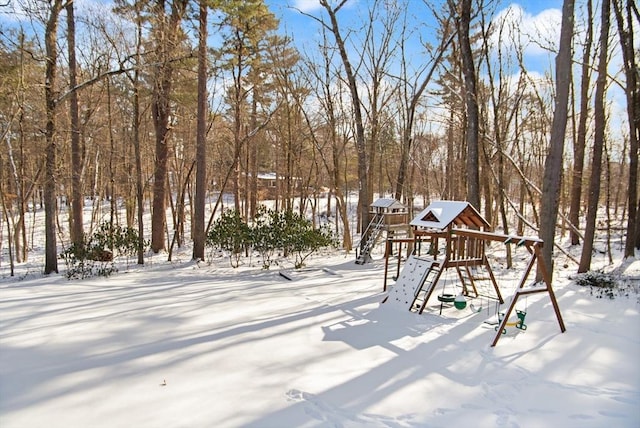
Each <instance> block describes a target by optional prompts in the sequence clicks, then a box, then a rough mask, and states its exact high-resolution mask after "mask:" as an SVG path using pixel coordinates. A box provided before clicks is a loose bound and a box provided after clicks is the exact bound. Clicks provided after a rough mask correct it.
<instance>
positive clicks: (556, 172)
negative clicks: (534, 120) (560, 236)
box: [536, 0, 575, 280]
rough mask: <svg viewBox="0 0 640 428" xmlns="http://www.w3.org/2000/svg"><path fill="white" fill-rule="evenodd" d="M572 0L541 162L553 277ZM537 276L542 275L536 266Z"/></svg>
mask: <svg viewBox="0 0 640 428" xmlns="http://www.w3.org/2000/svg"><path fill="white" fill-rule="evenodd" d="M574 6H575V5H574V0H564V3H563V5H562V24H561V27H560V47H559V50H558V56H557V57H556V99H555V110H554V112H553V124H552V127H551V139H550V145H549V153H548V154H547V158H546V160H545V164H544V177H543V180H542V197H541V207H540V238H542V240H543V241H544V247H543V248H542V258H543V260H544V264H545V265H546V266H547V269H548V270H549V275H550V276H551V277H553V263H552V254H553V243H554V237H555V231H556V220H557V218H558V207H559V198H560V186H561V183H562V155H563V153H564V137H565V132H566V129H567V113H568V110H569V107H568V105H569V87H570V85H571V38H572V37H573V24H574V16H573V11H574ZM536 278H537V279H538V280H539V279H541V278H542V273H541V272H540V270H539V269H538V272H537V276H536Z"/></svg>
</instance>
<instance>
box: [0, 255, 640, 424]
mask: <svg viewBox="0 0 640 428" xmlns="http://www.w3.org/2000/svg"><path fill="white" fill-rule="evenodd" d="M186 260H188V257H186V256H185V257H184V258H183V262H181V263H180V262H179V263H173V264H170V263H166V262H163V261H160V256H156V258H155V260H154V261H153V262H152V263H148V264H147V265H145V266H144V267H137V266H133V267H130V268H129V269H128V270H126V269H122V270H121V271H120V272H119V273H117V274H115V275H114V276H112V277H110V278H92V279H86V280H76V281H68V280H67V279H65V278H64V276H63V275H60V276H52V277H50V278H42V277H41V276H40V275H37V274H32V275H24V276H23V277H22V278H20V277H17V278H9V277H8V275H7V273H6V271H5V270H6V268H5V267H3V269H5V270H3V271H2V280H1V282H0V296H1V297H0V314H1V315H0V426H2V427H3V428H14V427H15V428H23V427H44V426H46V427H213V426H216V427H237V426H251V427H294V426H295V427H324V426H331V427H450V426H465V425H468V424H472V425H473V426H481V427H495V426H505V427H549V426H563V427H602V426H611V427H638V426H639V425H640V406H639V405H638V404H639V403H640V366H639V365H638V364H637V359H636V357H637V355H640V314H639V311H640V304H639V303H638V296H637V294H636V293H634V292H632V293H631V294H630V295H629V296H619V297H616V298H615V299H607V298H598V297H596V296H594V295H591V293H590V290H589V289H588V288H585V287H580V286H578V285H576V284H575V283H574V282H572V281H571V280H569V279H568V275H569V273H570V272H569V269H566V271H567V272H564V271H562V270H561V271H560V272H558V271H556V279H555V283H554V287H555V290H556V294H557V297H558V302H559V305H560V309H561V311H562V315H563V317H564V321H565V324H566V327H567V331H566V333H561V332H560V329H559V327H558V323H557V320H556V319H555V315H554V313H553V310H552V307H551V305H550V303H549V298H548V296H546V295H538V296H536V297H535V298H531V297H530V298H528V299H527V300H528V301H527V313H528V315H527V324H528V329H527V330H526V331H520V330H517V329H515V328H511V329H509V331H508V333H507V335H506V336H504V337H502V338H501V339H500V341H499V342H498V345H497V346H496V347H495V348H491V347H490V344H491V341H492V340H493V337H494V335H495V332H494V328H493V326H490V325H488V324H485V323H483V321H485V320H487V319H488V318H490V317H493V316H494V314H495V309H494V307H493V306H492V304H491V303H490V302H482V301H479V302H478V304H483V305H484V308H483V310H482V311H481V312H480V313H473V312H472V311H471V310H469V309H465V310H462V311H458V310H456V309H455V308H445V309H444V310H443V314H442V316H439V315H438V311H439V305H438V302H437V300H436V299H435V298H434V299H432V300H433V302H431V304H430V305H429V306H428V307H427V310H426V311H425V313H424V314H422V315H417V314H415V313H411V312H409V311H403V310H398V309H396V308H394V307H392V306H391V305H381V303H380V302H381V301H382V299H383V298H384V294H383V293H382V281H383V271H384V264H383V261H381V260H380V259H378V260H377V261H375V262H373V263H369V264H365V265H356V264H355V263H354V262H353V257H352V256H343V255H334V256H327V257H324V258H315V259H313V260H312V261H311V262H310V264H309V267H308V268H307V269H306V270H304V271H302V272H295V271H294V272H292V280H287V279H285V278H283V277H282V276H280V275H278V272H277V271H273V270H272V271H265V270H261V269H259V268H257V267H256V268H241V269H231V268H229V267H227V265H226V264H224V263H220V264H213V265H207V264H200V265H199V266H198V265H197V264H195V263H193V262H188V261H186ZM494 270H495V271H496V273H497V275H498V277H499V279H498V280H499V282H500V281H501V282H502V284H505V283H506V281H513V280H514V279H515V280H517V279H519V272H518V271H517V270H515V271H509V272H507V271H505V270H504V269H500V268H499V267H498V268H496V267H495V266H494ZM626 270H627V272H625V274H626V275H627V276H629V277H632V278H636V283H637V278H638V277H639V276H640V260H636V261H634V262H633V263H628V264H627V266H626ZM501 286H502V285H501ZM505 297H508V296H505Z"/></svg>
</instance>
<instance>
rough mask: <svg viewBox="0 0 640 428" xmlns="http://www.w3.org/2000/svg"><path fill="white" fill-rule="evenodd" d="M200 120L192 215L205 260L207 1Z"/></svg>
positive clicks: (202, 13) (198, 253)
mask: <svg viewBox="0 0 640 428" xmlns="http://www.w3.org/2000/svg"><path fill="white" fill-rule="evenodd" d="M199 6H200V8H199V15H198V23H199V31H198V113H197V114H198V117H197V130H196V192H195V201H194V214H193V217H194V218H193V223H192V224H193V232H192V235H193V258H194V259H196V260H197V259H200V260H204V244H205V240H206V236H205V230H204V209H205V195H206V190H207V189H206V183H207V140H206V138H207V105H208V103H207V10H208V7H207V1H206V0H200V2H199Z"/></svg>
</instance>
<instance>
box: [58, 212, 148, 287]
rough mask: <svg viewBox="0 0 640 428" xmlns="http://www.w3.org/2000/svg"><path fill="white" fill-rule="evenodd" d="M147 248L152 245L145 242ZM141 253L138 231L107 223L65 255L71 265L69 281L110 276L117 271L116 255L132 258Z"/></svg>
mask: <svg viewBox="0 0 640 428" xmlns="http://www.w3.org/2000/svg"><path fill="white" fill-rule="evenodd" d="M143 245H144V247H145V248H147V247H149V242H148V241H144V243H143ZM137 250H138V232H137V231H136V230H135V229H132V228H130V227H125V228H122V227H120V226H119V225H113V226H112V225H111V224H110V223H109V222H104V223H102V224H101V225H100V226H98V228H97V230H96V231H95V232H94V233H93V234H92V235H91V236H90V237H88V238H87V237H86V236H85V237H83V239H82V240H81V242H79V243H72V244H71V245H70V246H69V247H68V248H67V249H65V250H64V251H63V253H62V258H63V259H64V261H65V264H66V265H67V278H68V279H82V278H88V277H91V276H109V275H111V274H112V273H113V272H117V270H118V269H117V268H116V267H115V263H114V259H115V257H116V256H122V255H124V256H127V257H128V256H131V255H133V254H135V253H136V252H137Z"/></svg>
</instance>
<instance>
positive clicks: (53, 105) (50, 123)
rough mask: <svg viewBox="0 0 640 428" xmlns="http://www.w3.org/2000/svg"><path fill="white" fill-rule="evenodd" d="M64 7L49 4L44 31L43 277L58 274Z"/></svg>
mask: <svg viewBox="0 0 640 428" xmlns="http://www.w3.org/2000/svg"><path fill="white" fill-rule="evenodd" d="M63 7H64V3H63V1H62V0H53V1H52V2H51V4H50V8H49V16H48V18H47V23H46V28H45V54H46V64H45V85H44V97H45V105H46V112H47V113H46V114H47V121H46V125H45V150H44V151H45V159H46V162H45V179H44V183H43V187H44V190H43V195H44V215H45V219H44V221H45V262H44V273H45V275H48V274H50V273H53V272H56V273H57V272H58V248H57V239H56V212H57V196H56V163H57V162H56V138H57V137H56V113H57V112H56V110H57V96H56V83H57V75H58V68H57V62H58V46H57V43H58V37H57V31H58V23H59V19H60V12H61V11H62V9H63Z"/></svg>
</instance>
